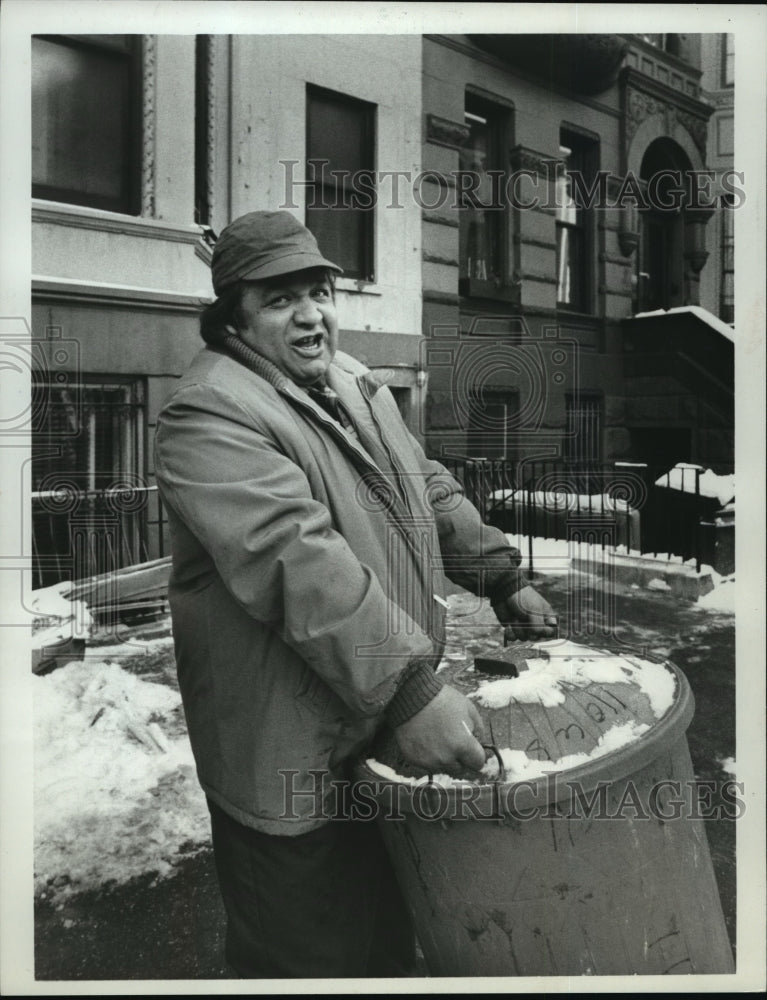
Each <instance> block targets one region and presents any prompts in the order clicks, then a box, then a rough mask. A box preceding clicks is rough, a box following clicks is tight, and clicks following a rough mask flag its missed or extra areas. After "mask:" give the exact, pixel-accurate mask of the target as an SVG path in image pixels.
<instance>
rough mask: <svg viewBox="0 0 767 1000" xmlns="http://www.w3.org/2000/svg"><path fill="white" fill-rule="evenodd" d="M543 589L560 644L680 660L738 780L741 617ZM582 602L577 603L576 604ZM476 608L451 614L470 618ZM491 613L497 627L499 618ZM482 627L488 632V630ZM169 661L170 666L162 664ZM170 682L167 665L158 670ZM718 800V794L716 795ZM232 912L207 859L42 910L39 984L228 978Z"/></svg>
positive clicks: (714, 845) (717, 866) (721, 857)
mask: <svg viewBox="0 0 767 1000" xmlns="http://www.w3.org/2000/svg"><path fill="white" fill-rule="evenodd" d="M537 587H538V589H539V590H540V591H541V592H542V593H543V594H544V595H545V596H546V597H547V598H548V599H549V601H550V602H551V603H552V604H553V605H554V606H555V608H556V609H557V611H558V612H559V614H560V621H561V627H560V634H562V635H567V634H569V636H570V638H572V639H573V640H575V641H576V642H583V643H585V644H589V645H593V646H599V645H601V644H602V645H608V644H609V645H613V644H614V642H615V641H620V642H622V643H627V644H629V645H631V646H632V647H633V651H634V652H636V653H639V652H640V651H641V650H645V651H646V652H648V653H653V654H656V655H662V656H666V657H668V658H669V659H670V660H672V661H673V662H674V663H675V664H676V665H677V666H679V667H680V668H681V669H682V670H683V671H684V673H685V674H686V676H687V678H688V680H689V682H690V686H691V688H692V691H693V694H694V696H695V703H696V711H695V716H694V718H693V720H692V723H691V725H690V728H689V730H688V733H687V739H688V744H689V747H690V754H691V757H692V761H693V767H694V770H695V774H696V777H697V778H698V779H699V780H700V781H711V782H713V783H714V786H715V788H716V789H719V788H721V786H722V784H723V783H724V782H726V781H727V779H730V778H732V775H731V774H728V773H727V772H725V770H723V768H722V762H723V761H725V760H727V759H728V758H733V757H734V756H735V635H734V625H735V623H734V618H733V617H732V616H731V615H727V614H719V613H716V612H711V611H701V610H698V609H696V608H695V605H694V604H693V603H692V602H689V601H685V600H683V599H681V598H677V597H673V598H672V597H671V596H670V595H668V594H666V593H663V592H660V593H658V592H653V591H649V590H639V589H636V588H631V587H624V586H621V585H618V586H616V587H615V588H614V593H613V595H612V598H611V600H610V601H606V600H605V597H604V594H603V591H602V588H601V587H600V586H599V585H598V584H595V583H594V582H593V581H591V580H590V579H589V578H584V577H582V576H578V577H575V576H556V577H545V578H543V579H541V580H540V581H539V582H538V583H537ZM576 595H577V599H576ZM473 601H474V599H473V598H470V597H469V595H465V596H463V595H458V598H457V600H456V599H454V600H453V601H452V602H451V604H452V607H453V609H454V610H456V609H457V611H458V612H459V613H461V612H465V611H467V610H470V609H471V607H472V602H473ZM488 614H489V616H490V617H487V615H488ZM452 621H453V627H452V628H451V639H452V640H453V641H455V640H457V639H460V641H461V642H462V643H463V644H465V646H466V648H467V652H469V653H472V652H476V651H478V650H479V649H481V648H485V647H486V646H487V642H488V637H489V636H490V635H492V636H493V639H492V640H491V641H494V642H498V640H499V639H500V635H499V630H496V632H495V633H493V632H492V631H491V632H490V633H489V632H488V628H487V624H482V622H484V623H490V622H492V621H493V618H492V613H491V612H489V609H487V608H486V609H485V611H484V612H483V613H482V615H481V616H479V618H477V619H476V620H470V619H468V618H466V619H459V618H457V617H456V615H453V617H452ZM477 623H479V624H477ZM161 659H162V658H161ZM154 667H155V669H156V670H157V671H158V672H159V673H164V674H165V675H166V678H167V680H168V681H170V680H171V678H170V672H171V671H170V669H169V665H168V663H167V662H166V661H165V660H162V662H158V663H156V664H155V665H154ZM715 795H716V793H715ZM735 825H736V824H735V822H734V821H733V820H731V819H717V820H708V821H707V822H706V832H707V835H708V840H709V847H710V851H711V857H712V862H713V866H714V870H715V873H716V877H717V882H718V886H719V891H720V896H721V900H722V908H723V911H724V916H725V923H726V926H727V931H728V933H729V936H730V940H731V942H732V944H733V947H734V946H735V900H736V895H735V889H736V886H735ZM223 928H224V916H223V907H222V904H221V900H220V897H219V893H218V887H217V884H216V877H215V871H214V867H213V859H212V855H211V853H210V851H209V850H207V849H204V850H202V851H201V852H199V853H198V854H196V855H195V856H193V857H187V858H185V859H183V860H182V861H180V862H179V864H178V866H177V868H176V870H175V874H174V875H173V876H172V877H168V878H164V879H157V878H155V877H153V876H148V875H139V876H137V877H136V878H134V879H132V880H131V881H130V882H128V883H126V884H123V885H119V886H114V887H105V888H104V889H103V890H101V891H98V892H87V893H81V894H79V895H77V896H74V897H71V898H70V899H69V900H67V901H66V902H64V904H63V905H61V906H60V908H55V907H54V906H52V905H51V904H50V903H47V902H46V901H44V900H37V901H36V905H35V968H36V978H37V979H39V980H63V981H66V980H83V979H86V980H130V979H147V980H152V979H158V980H175V979H212V980H213V979H222V978H226V977H227V975H228V973H227V971H226V966H225V963H224V959H223Z"/></svg>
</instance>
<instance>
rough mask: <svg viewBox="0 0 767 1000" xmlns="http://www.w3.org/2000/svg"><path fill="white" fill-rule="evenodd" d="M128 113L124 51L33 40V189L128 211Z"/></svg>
mask: <svg viewBox="0 0 767 1000" xmlns="http://www.w3.org/2000/svg"><path fill="white" fill-rule="evenodd" d="M131 115H132V67H131V62H130V59H128V58H126V57H125V55H124V54H123V53H120V52H118V51H117V50H115V49H113V48H110V49H108V50H107V49H99V48H97V47H95V46H90V45H88V46H86V45H78V44H69V43H68V42H67V41H66V40H52V39H48V38H33V39H32V184H33V193H34V194H36V195H38V196H41V197H48V198H53V199H54V200H60V201H69V202H74V203H75V204H83V205H92V206H94V207H97V208H110V209H114V210H119V211H130V210H131V209H132V208H133V206H132V205H131V197H130V190H131V185H130V181H131V177H130V164H131V159H132V152H133V151H132V150H131V148H130V142H131Z"/></svg>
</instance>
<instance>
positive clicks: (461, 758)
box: [394, 685, 485, 774]
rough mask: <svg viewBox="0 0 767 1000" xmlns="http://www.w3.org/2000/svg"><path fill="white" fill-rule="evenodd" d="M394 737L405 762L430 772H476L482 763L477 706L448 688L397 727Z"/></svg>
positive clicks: (483, 761)
mask: <svg viewBox="0 0 767 1000" xmlns="http://www.w3.org/2000/svg"><path fill="white" fill-rule="evenodd" d="M475 734H476V735H475ZM477 736H479V739H477ZM394 738H395V739H396V741H397V744H398V746H399V748H400V750H401V751H402V753H403V755H404V756H405V757H406V758H407V760H409V761H410V762H411V763H412V764H416V765H417V766H419V767H423V768H425V769H426V770H428V771H431V772H435V771H436V772H444V773H446V774H451V773H457V772H459V771H463V770H464V769H466V768H469V769H470V770H472V771H479V770H480V768H481V767H482V766H483V765H484V763H485V751H484V750H483V748H482V745H481V743H480V740H481V739H484V731H483V724H482V717H481V716H480V714H479V712H478V711H477V706H476V705H475V704H474V703H473V702H471V701H469V699H468V698H466V697H464V695H462V694H461V692H460V691H456V689H455V688H453V687H450V686H448V685H445V687H443V688H442V689H441V690H440V692H439V694H438V695H436V697H435V698H433V699H432V700H431V701H430V702H428V704H427V705H425V706H424V707H423V708H422V709H421V710H420V712H417V713H416V714H415V715H414V716H412V718H410V719H408V720H407V721H406V722H403V723H402V724H401V725H399V726H397V727H396V728H395V729H394Z"/></svg>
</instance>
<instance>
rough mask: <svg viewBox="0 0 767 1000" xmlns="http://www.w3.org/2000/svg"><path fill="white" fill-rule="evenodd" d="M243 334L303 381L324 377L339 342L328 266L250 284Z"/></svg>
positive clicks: (243, 307) (297, 380)
mask: <svg viewBox="0 0 767 1000" xmlns="http://www.w3.org/2000/svg"><path fill="white" fill-rule="evenodd" d="M240 311H241V313H242V320H243V322H244V326H243V327H241V329H240V331H239V332H240V336H241V337H242V339H243V340H244V341H245V343H246V344H248V345H249V346H250V347H252V348H253V350H254V351H257V352H258V353H259V354H260V355H261V356H262V357H264V358H266V359H267V360H268V361H271V362H272V364H274V365H276V366H277V367H278V368H279V369H280V371H281V372H283V373H284V374H285V375H287V376H288V377H289V378H291V379H292V380H293V381H294V382H295V383H296V384H297V385H304V386H305V385H311V384H312V382H316V381H317V380H318V379H319V378H321V377H322V376H323V375H324V374H325V372H326V371H327V369H328V365H329V364H330V362H331V361H332V360H333V357H334V355H335V353H336V349H337V347H338V320H337V318H336V303H335V297H334V292H333V286H332V285H331V283H330V281H329V279H328V276H327V273H326V272H325V271H324V270H323V269H322V268H311V269H309V270H306V271H295V272H293V273H292V274H285V275H280V276H279V277H277V278H269V279H267V280H266V281H254V282H251V283H250V284H248V286H247V287H246V290H245V292H244V293H243V296H242V302H241V306H240Z"/></svg>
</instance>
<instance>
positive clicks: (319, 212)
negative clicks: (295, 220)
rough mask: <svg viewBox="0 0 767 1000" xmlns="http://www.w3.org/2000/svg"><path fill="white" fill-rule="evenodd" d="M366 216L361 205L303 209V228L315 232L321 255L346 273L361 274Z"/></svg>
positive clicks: (354, 275) (352, 275)
mask: <svg viewBox="0 0 767 1000" xmlns="http://www.w3.org/2000/svg"><path fill="white" fill-rule="evenodd" d="M368 216H369V213H368V212H365V211H363V210H362V209H352V208H327V209H325V208H307V209H306V228H307V229H309V230H311V232H312V233H314V235H315V237H316V239H317V242H318V243H319V245H320V248H321V250H322V253H323V254H324V256H325V257H327V258H328V260H332V261H333V263H334V264H338V266H339V267H342V268H343V269H344V274H345V275H347V276H348V277H361V276H362V275H361V273H360V272H361V260H362V259H363V258H364V256H365V254H364V250H365V240H366V235H367V218H368Z"/></svg>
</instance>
